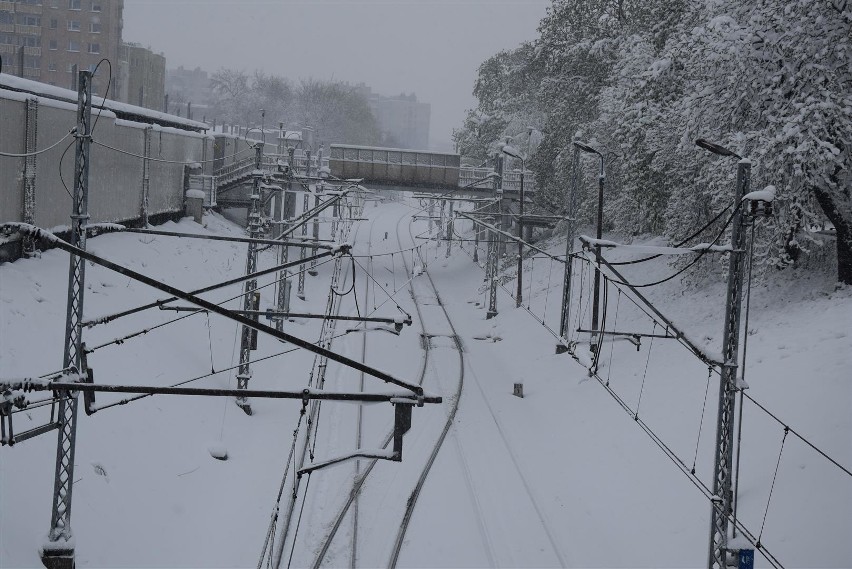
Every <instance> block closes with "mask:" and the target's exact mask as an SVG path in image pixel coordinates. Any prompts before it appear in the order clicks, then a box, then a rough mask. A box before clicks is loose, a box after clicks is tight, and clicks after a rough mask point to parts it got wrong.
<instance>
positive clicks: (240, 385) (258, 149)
mask: <svg viewBox="0 0 852 569" xmlns="http://www.w3.org/2000/svg"><path fill="white" fill-rule="evenodd" d="M262 167H263V144H255V147H254V170H253V171H252V178H253V182H252V189H251V192H252V193H251V209H249V214H248V232H249V237H251V238H253V239H257V238H258V237H259V236H260V233H261V226H260V184H261V181H262V180H263V169H262ZM282 249H283V247H282ZM256 270H257V243H256V242H254V241H252V242H250V243H249V244H248V255H247V256H246V274H247V275H249V274H251V273H253V272H255V271H256ZM256 288H257V279H251V280H248V281H246V285H245V294H244V296H243V310H251V309H252V308H253V306H254V291H255V289H256ZM252 332H253V330H252V329H251V328H250V327H248V326H246V325H243V329H242V336H241V337H240V367H239V372H238V373H237V389H248V382H249V380H250V379H251V367H250V366H251V364H250V363H249V359H250V357H251V344H252V335H253V334H252ZM237 406H238V407H239V408H240V409H242V410H243V411H245V413H246V415H251V413H252V410H251V405H250V404H249V401H248V399H246V398H245V397H238V398H237Z"/></svg>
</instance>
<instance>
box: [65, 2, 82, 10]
mask: <svg viewBox="0 0 852 569" xmlns="http://www.w3.org/2000/svg"><path fill="white" fill-rule="evenodd" d="M81 1H82V0H68V9H69V10H80V9H81V8H80V2H81Z"/></svg>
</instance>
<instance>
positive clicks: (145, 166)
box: [141, 126, 200, 227]
mask: <svg viewBox="0 0 852 569" xmlns="http://www.w3.org/2000/svg"><path fill="white" fill-rule="evenodd" d="M153 132H154V129H153V127H150V126H147V127H145V129H143V131H142V155H143V156H144V158H143V159H142V204H141V209H142V216H141V217H142V227H148V192H149V189H150V187H151V135H152V134H153ZM199 223H200V222H199Z"/></svg>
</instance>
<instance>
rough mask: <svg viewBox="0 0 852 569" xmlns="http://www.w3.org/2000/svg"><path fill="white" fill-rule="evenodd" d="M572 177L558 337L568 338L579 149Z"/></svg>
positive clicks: (560, 347)
mask: <svg viewBox="0 0 852 569" xmlns="http://www.w3.org/2000/svg"><path fill="white" fill-rule="evenodd" d="M572 168H573V176H572V178H571V192H570V193H569V194H568V200H567V201H568V203H567V206H568V207H567V210H568V211H567V213H568V220H567V221H568V224H567V231H566V236H565V272H564V274H563V276H562V310H561V312H560V315H559V337H560V338H562V339H567V338H568V326H569V323H570V312H571V269H572V268H573V266H574V262H573V259H571V249H572V248H573V247H574V232H575V231H576V226H575V219H576V217H577V214H576V210H577V198H578V195H577V194H578V192H579V190H580V149H579V148H577V147H576V146H575V147H574V158H573V160H572ZM566 351H568V348H567V346H566V345H565V344H564V343H562V342H559V343H558V344H556V353H557V354H562V353H565V352H566Z"/></svg>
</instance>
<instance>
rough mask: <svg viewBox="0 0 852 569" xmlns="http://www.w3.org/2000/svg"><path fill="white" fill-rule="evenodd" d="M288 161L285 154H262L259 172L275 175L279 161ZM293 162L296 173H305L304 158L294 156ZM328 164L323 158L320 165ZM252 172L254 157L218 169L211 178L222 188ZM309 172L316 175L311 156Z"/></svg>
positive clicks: (314, 162)
mask: <svg viewBox="0 0 852 569" xmlns="http://www.w3.org/2000/svg"><path fill="white" fill-rule="evenodd" d="M289 159H290V157H289V156H288V155H287V154H264V155H263V158H262V160H261V170H263V171H264V172H266V173H268V174H271V173H275V172H277V171H278V164H279V161H281V162H283V163H285V164H286V163H288V161H289ZM293 161H294V163H295V167H296V171H297V172H305V166H306V164H307V157H306V156H304V155H302V156H298V155H296V156H294V158H293ZM328 164H329V161H328V158H325V157H323V159H322V162H321V165H322V166H326V167H327V166H328ZM253 171H254V156H247V157H245V158H243V159H242V160H238V161H237V162H234V163H233V164H228V165H227V166H223V167H222V168H219V169H218V170H216V171H215V172H214V173H213V176H214V177H215V178H216V184H217V186H219V187H224V186H227V185H229V184H231V183H233V182H235V181H237V180H240V179H242V178H247V177H248V176H249V175H250V174H251V172H253ZM311 171H312V173H314V174H316V173H317V157H316V156H311Z"/></svg>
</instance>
